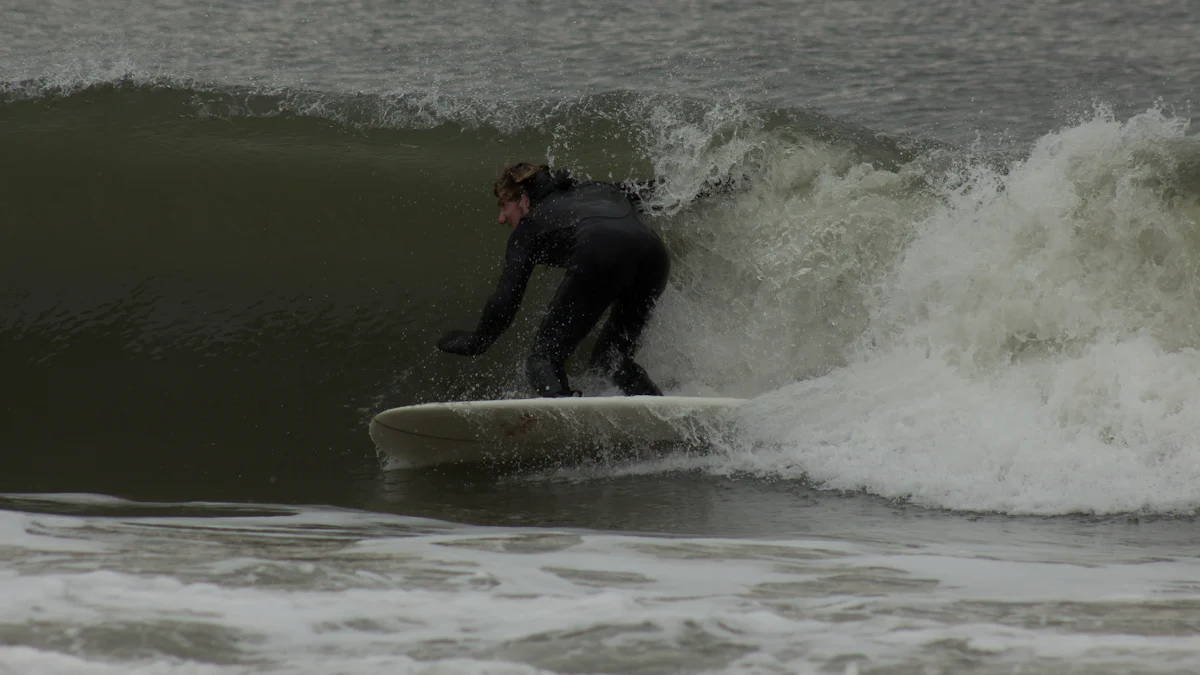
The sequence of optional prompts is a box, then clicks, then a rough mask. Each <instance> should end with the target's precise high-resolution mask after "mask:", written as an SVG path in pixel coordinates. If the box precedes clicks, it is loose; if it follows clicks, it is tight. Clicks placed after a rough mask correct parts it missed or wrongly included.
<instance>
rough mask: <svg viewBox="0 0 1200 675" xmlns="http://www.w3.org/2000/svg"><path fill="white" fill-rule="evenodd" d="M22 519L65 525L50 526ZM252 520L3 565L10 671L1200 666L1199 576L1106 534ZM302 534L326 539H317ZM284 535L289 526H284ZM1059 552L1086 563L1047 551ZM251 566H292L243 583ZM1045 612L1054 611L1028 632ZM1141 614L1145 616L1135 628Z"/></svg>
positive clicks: (163, 524) (106, 533)
mask: <svg viewBox="0 0 1200 675" xmlns="http://www.w3.org/2000/svg"><path fill="white" fill-rule="evenodd" d="M29 517H30V518H31V519H32V525H33V526H39V527H42V528H44V529H45V530H46V531H47V532H49V533H52V534H53V533H54V532H55V530H54V527H53V525H54V523H53V521H52V520H47V521H43V520H42V519H43V518H44V517H43V516H29ZM251 520H253V521H256V522H258V523H259V526H247V523H246V522H243V519H240V518H228V519H226V518H203V519H164V518H149V519H146V518H142V519H136V518H130V519H109V518H96V519H89V528H88V531H89V532H90V536H91V537H92V539H93V540H94V542H95V543H96V544H97V545H98V546H99V547H100V548H101V549H103V550H104V551H107V553H106V554H104V555H95V554H93V553H78V554H74V555H66V556H63V555H58V556H56V557H53V558H51V557H47V559H46V560H45V564H44V565H41V566H37V565H25V566H23V567H22V568H21V570H20V572H19V573H17V572H15V571H12V570H5V574H3V575H0V597H3V598H5V599H6V600H9V601H8V602H5V603H2V604H0V631H3V632H4V634H5V635H6V636H7V637H6V642H7V646H5V647H3V648H0V670H3V669H4V668H8V669H9V670H13V671H15V672H47V673H67V672H82V673H109V672H117V671H118V670H120V671H121V672H135V673H165V672H172V673H174V672H182V673H197V674H200V673H203V674H206V675H207V674H209V673H213V674H216V673H220V674H222V675H223V674H225V673H240V672H248V670H247V669H252V670H253V672H264V673H319V672H345V673H367V672H379V671H380V670H388V671H389V672H390V671H392V670H396V671H398V672H429V673H434V672H437V673H477V672H478V673H482V672H512V673H533V672H547V671H561V670H572V671H605V672H612V671H621V672H661V670H662V669H663V668H666V667H669V668H671V669H673V670H684V671H698V670H710V671H721V672H735V671H739V670H746V669H748V670H751V671H756V670H788V671H794V672H810V671H814V670H818V669H821V670H828V669H829V668H832V667H834V666H835V664H839V663H840V664H843V665H845V664H850V663H859V664H862V665H863V667H871V668H880V667H884V666H887V665H903V664H908V665H910V666H913V667H914V668H917V669H920V668H924V667H940V666H939V664H941V665H944V664H945V663H948V662H951V661H953V659H954V658H955V657H956V652H955V651H954V650H956V649H959V648H960V647H955V646H954V645H959V644H961V645H965V646H966V647H967V648H969V650H970V652H971V654H972V658H973V659H976V660H979V661H982V662H987V663H992V664H995V665H998V666H999V665H1002V664H1006V663H1019V662H1023V663H1030V662H1036V663H1040V664H1044V665H1045V664H1049V665H1052V664H1054V663H1055V662H1056V661H1062V662H1065V663H1071V664H1073V665H1075V666H1079V667H1085V668H1086V667H1089V666H1104V667H1110V666H1112V665H1113V664H1120V663H1129V662H1137V663H1140V665H1141V668H1142V669H1143V670H1145V671H1147V672H1152V671H1156V670H1169V669H1170V668H1172V667H1175V666H1177V665H1179V664H1180V663H1193V664H1195V663H1200V651H1197V649H1196V646H1195V645H1194V644H1192V642H1194V641H1192V640H1190V639H1189V638H1186V637H1179V636H1178V635H1179V631H1180V630H1181V626H1186V625H1189V624H1188V621H1189V619H1188V616H1189V615H1188V614H1187V608H1188V607H1190V606H1191V605H1190V604H1189V603H1194V602H1195V601H1196V599H1197V598H1198V597H1200V596H1198V592H1200V589H1197V588H1196V587H1195V585H1194V583H1193V582H1191V581H1190V580H1193V579H1194V578H1195V576H1196V574H1197V573H1198V572H1200V569H1197V565H1196V562H1195V560H1194V559H1192V558H1190V557H1187V556H1183V555H1180V554H1179V550H1178V549H1177V548H1172V547H1169V546H1168V547H1162V546H1160V547H1151V548H1150V549H1142V550H1140V551H1139V552H1138V553H1139V556H1141V560H1140V561H1138V562H1118V560H1119V559H1120V558H1122V556H1123V555H1124V554H1123V553H1122V552H1120V551H1114V550H1113V548H1114V546H1113V542H1112V541H1106V542H1104V543H1103V544H1098V543H1097V544H1089V543H1087V541H1086V540H1085V545H1084V546H1083V547H1079V546H1075V545H1073V544H1072V545H1066V544H1062V545H1060V544H1057V543H1031V542H1025V543H1024V544H1023V545H1021V546H1016V547H1014V546H1012V545H1011V543H995V544H993V543H964V542H956V541H945V542H942V543H935V544H927V545H916V544H913V543H912V542H911V541H908V540H907V539H906V538H905V537H903V536H901V535H897V537H896V539H897V542H906V543H887V542H879V543H867V542H851V541H838V540H833V539H828V538H825V539H799V540H774V539H748V538H746V539H725V538H689V537H657V536H629V535H621V534H605V533H597V532H587V531H560V530H549V529H511V528H480V527H466V526H452V525H450V524H444V526H442V527H435V528H433V529H434V530H435V531H432V532H428V533H425V534H413V535H410V536H399V537H397V536H387V535H385V534H378V533H376V534H372V535H363V534H361V533H362V532H364V531H366V530H371V529H372V528H377V527H384V526H388V525H390V526H391V527H393V528H397V527H399V528H401V529H402V528H406V527H409V526H410V525H411V524H412V523H411V521H410V519H403V518H395V519H393V522H391V523H389V522H387V521H388V520H389V517H387V516H382V515H378V514H370V515H366V514H364V515H363V516H362V518H361V519H360V518H358V517H356V515H355V514H354V513H352V512H345V511H335V512H325V511H323V510H321V509H308V510H305V511H304V512H303V513H301V514H299V517H293V516H287V517H282V518H277V519H275V520H274V521H273V522H272V521H271V519H268V518H261V519H257V518H256V519H251ZM268 524H270V527H266V526H267V525H268ZM313 524H320V525H321V527H320V528H319V530H320V532H321V534H323V535H325V537H326V539H324V540H321V539H315V538H313V537H312V535H313V531H312V529H311V526H312V525H313ZM425 524H426V525H436V524H435V523H428V522H426V523H425ZM289 530H290V531H292V532H293V533H294V534H296V535H297V538H296V539H294V540H288V539H286V538H284V537H283V535H284V534H285V533H286V532H288V531H289ZM72 533H73V530H64V531H63V532H62V533H61V535H62V536H71V535H72ZM333 542H338V545H333ZM1116 548H1121V547H1120V546H1117V547H1116ZM53 551H55V549H53V548H48V549H47V552H48V553H49V552H53ZM245 551H253V552H254V554H253V557H250V556H247V555H245V554H244V553H243V552H245ZM1064 556H1065V557H1068V558H1073V559H1076V560H1078V562H1077V563H1066V562H1064V561H1062V560H1056V559H1057V558H1061V557H1064ZM1146 556H1149V560H1146V559H1145V557H1146ZM231 559H233V560H236V564H227V562H226V561H229V560H231ZM255 561H257V563H258V564H260V566H261V568H262V569H263V570H266V569H268V568H270V569H275V570H286V571H288V572H289V574H288V575H287V578H286V579H272V578H269V577H261V578H257V579H249V578H247V577H246V574H247V572H248V571H250V568H251V567H253V566H254V564H255ZM330 579H336V580H337V583H335V584H330V583H329V580H330ZM1189 584H1190V585H1189ZM1149 598H1153V599H1156V600H1157V602H1159V603H1162V605H1163V607H1165V608H1166V609H1162V608H1159V609H1156V608H1155V607H1154V606H1151V605H1150V604H1148V602H1149V601H1148V599H1149ZM1072 603H1075V604H1072ZM1171 603H1182V604H1178V605H1177V606H1172V605H1171ZM1105 611H1107V612H1117V613H1118V614H1120V613H1123V614H1124V618H1122V617H1120V616H1117V617H1116V618H1114V619H1112V620H1111V621H1109V622H1108V623H1106V624H1105V625H1104V626H1103V631H1104V632H1103V635H1099V634H1097V633H1095V632H1094V628H1095V619H1094V617H1095V616H1096V614H1095V613H1096V612H1105ZM1156 611H1166V612H1168V613H1174V616H1175V618H1171V617H1170V616H1168V615H1161V614H1160V615H1155V614H1154V612H1156ZM1039 613H1041V614H1043V615H1048V616H1052V617H1054V618H1055V619H1056V620H1057V621H1058V622H1059V623H1058V624H1056V625H1054V626H1050V627H1043V626H1038V625H1037V624H1036V621H1035V620H1033V619H1032V618H1030V617H1036V616H1037V615H1039ZM1152 615H1155V616H1158V617H1159V618H1158V619H1156V621H1157V622H1158V623H1156V624H1155V626H1147V625H1145V624H1144V623H1142V619H1144V618H1145V617H1149V616H1152ZM1064 622H1065V623H1064ZM1071 622H1075V623H1071ZM1172 622H1174V623H1172ZM947 645H949V646H947ZM942 652H948V653H942ZM1167 653H1170V654H1173V656H1172V657H1171V658H1160V657H1159V656H1158V655H1161V654H1167Z"/></svg>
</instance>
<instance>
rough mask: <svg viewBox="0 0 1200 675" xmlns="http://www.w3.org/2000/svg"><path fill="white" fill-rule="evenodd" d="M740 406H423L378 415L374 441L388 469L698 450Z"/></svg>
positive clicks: (560, 402)
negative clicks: (675, 447) (668, 448)
mask: <svg viewBox="0 0 1200 675" xmlns="http://www.w3.org/2000/svg"><path fill="white" fill-rule="evenodd" d="M742 403H744V399H737V398H706V397H691V396H603V397H574V398H531V399H501V400H492V401H454V402H445V403H422V404H417V405H411V406H402V407H398V408H392V409H390V410H385V411H383V412H381V413H379V414H377V415H375V417H374V418H373V419H372V420H371V424H370V436H371V439H372V440H373V441H374V442H375V445H376V447H377V448H378V449H379V451H380V452H381V453H383V454H384V455H385V456H386V457H387V458H388V459H389V460H390V461H389V464H390V467H389V468H420V467H427V466H437V465H445V464H474V463H482V462H496V463H507V462H516V461H523V460H532V459H542V460H555V459H559V460H561V459H564V458H570V457H575V456H583V455H584V454H586V453H589V452H595V451H598V450H606V449H609V450H616V449H622V448H630V447H650V446H662V445H664V444H683V445H688V446H690V447H701V446H703V445H705V444H706V441H707V440H708V439H710V438H711V437H712V435H713V434H714V433H715V432H716V431H717V430H718V428H719V427H721V426H722V425H723V424H724V423H726V422H727V421H728V420H729V417H730V414H731V413H732V411H734V410H736V409H737V408H738V407H739V406H741V404H742Z"/></svg>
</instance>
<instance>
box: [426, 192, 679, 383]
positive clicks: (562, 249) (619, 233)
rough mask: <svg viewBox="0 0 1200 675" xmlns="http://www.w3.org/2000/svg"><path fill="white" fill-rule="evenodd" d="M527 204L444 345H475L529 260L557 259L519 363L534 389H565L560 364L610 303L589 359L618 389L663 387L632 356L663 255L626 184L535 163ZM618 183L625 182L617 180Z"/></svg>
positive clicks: (519, 286) (525, 275)
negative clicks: (500, 259) (467, 325)
mask: <svg viewBox="0 0 1200 675" xmlns="http://www.w3.org/2000/svg"><path fill="white" fill-rule="evenodd" d="M527 185H528V187H527V189H528V193H529V198H530V210H529V213H528V214H527V215H526V216H525V217H524V218H522V219H521V222H520V223H519V224H518V225H517V227H516V228H514V229H513V232H512V234H511V235H510V236H509V239H508V249H507V252H506V254H505V258H504V271H503V273H502V274H501V275H500V282H499V284H498V285H497V288H496V292H495V293H494V294H492V297H491V298H489V299H488V301H487V304H486V305H485V306H484V310H483V316H482V317H481V318H480V320H479V327H478V328H477V329H476V331H475V332H474V333H465V332H458V331H456V332H453V333H451V334H449V335H447V336H446V337H444V338H442V340H441V341H440V342H439V343H438V347H440V348H441V349H443V350H445V351H449V352H453V353H457V354H464V355H474V354H480V353H483V351H484V350H486V349H487V348H488V347H490V346H491V344H492V343H493V342H495V340H496V338H498V337H499V336H500V334H501V333H503V332H504V331H505V330H506V329H507V328H508V327H509V326H510V325H511V324H512V321H513V318H514V317H515V316H516V313H517V309H518V307H520V305H521V298H522V297H523V296H524V294H525V287H526V284H527V283H528V282H529V276H530V274H531V273H532V272H533V268H534V266H535V265H538V264H542V265H550V266H552V267H562V268H565V269H566V274H565V275H564V276H563V279H562V283H561V284H560V285H559V287H558V292H557V293H555V295H554V299H553V300H551V301H550V306H549V307H548V308H547V309H546V316H545V318H543V319H542V324H541V327H540V328H539V329H538V332H537V336H536V337H535V338H534V344H533V350H532V352H531V353H530V355H529V360H528V362H527V364H526V375H527V377H528V378H529V382H530V384H532V385H533V389H534V391H535V392H536V393H537V394H538V395H539V396H570V395H572V394H573V393H575V392H573V391H572V390H571V388H570V386H569V385H568V383H567V376H566V371H565V369H564V367H563V365H564V363H565V362H566V360H567V357H568V356H570V355H571V353H572V352H573V351H575V348H576V347H578V346H579V343H580V342H581V341H582V340H583V338H584V337H585V336H587V334H588V332H589V331H591V329H592V327H593V326H595V325H596V323H597V322H598V321H599V320H600V317H601V315H603V314H604V311H605V310H606V309H608V308H609V307H612V312H611V313H610V315H609V318H608V321H607V322H606V323H605V325H604V328H603V329H602V330H601V332H600V337H599V338H598V340H597V341H596V348H595V350H594V351H593V352H592V358H591V365H592V366H593V367H595V368H599V369H602V370H604V371H606V372H608V373H611V375H612V378H613V381H614V382H615V383H616V384H617V386H618V387H620V388H621V391H622V392H624V393H625V394H626V395H631V396H632V395H638V394H650V395H662V391H661V390H659V388H658V387H657V386H656V385H655V384H654V382H653V381H652V380H651V379H650V377H649V375H647V374H646V371H645V370H644V369H643V368H642V367H641V366H639V365H638V364H637V363H635V362H634V360H633V353H634V351H635V350H636V349H637V345H638V340H639V338H640V337H641V334H642V330H643V329H644V328H645V327H646V321H647V320H648V319H649V317H650V312H651V310H652V309H653V308H654V304H655V302H656V301H657V300H658V297H659V296H660V295H661V294H662V292H663V289H664V288H665V287H666V284H667V275H668V272H669V271H670V260H669V258H668V256H667V249H666V246H664V245H663V242H662V239H660V238H659V236H658V235H657V234H656V233H655V232H654V231H653V230H651V229H650V228H649V227H647V226H646V224H645V223H644V222H643V221H642V218H641V215H640V214H639V213H638V211H637V209H636V208H635V207H634V205H633V203H632V200H636V198H637V197H636V195H632V194H630V192H629V188H628V187H625V186H616V185H611V184H608V183H575V182H574V181H573V180H572V179H571V178H570V177H569V175H568V174H566V173H565V172H559V173H557V174H550V173H548V172H542V173H539V174H537V175H535V176H534V177H533V178H531V179H530V180H529V181H528V182H527ZM623 188H624V189H623Z"/></svg>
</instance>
